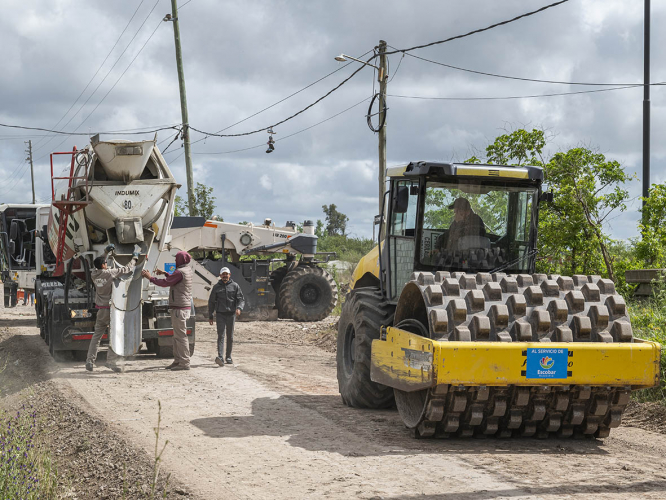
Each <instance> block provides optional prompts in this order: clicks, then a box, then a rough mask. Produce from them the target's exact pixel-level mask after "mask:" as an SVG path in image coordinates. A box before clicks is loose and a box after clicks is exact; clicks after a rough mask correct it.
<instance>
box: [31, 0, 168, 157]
mask: <svg viewBox="0 0 666 500" xmlns="http://www.w3.org/2000/svg"><path fill="white" fill-rule="evenodd" d="M158 2H159V0H158ZM155 5H157V4H155ZM154 8H155V7H153V9H154ZM151 12H152V11H151ZM161 24H162V20H160V22H159V24H158V25H157V26H155V29H154V30H153V32H152V33H151V34H150V36H149V37H148V39H147V40H146V41H145V42H144V44H143V45H142V46H141V48H140V49H139V51H138V52H137V53H136V55H135V56H134V58H133V59H132V60H131V61H130V63H129V64H128V65H127V67H126V68H125V71H123V72H122V73H121V74H120V76H119V77H118V79H117V80H116V81H115V83H114V84H113V85H112V86H111V88H110V89H109V90H108V91H107V93H106V94H104V97H102V99H100V101H99V102H98V103H97V105H96V106H95V107H94V108H93V110H92V111H91V112H90V113H88V116H86V117H85V118H84V119H83V121H81V123H79V125H78V126H77V127H76V128H75V129H74V130H75V131H76V130H78V128H79V127H80V126H81V125H83V124H84V123H85V122H86V120H88V118H90V117H91V116H92V114H93V113H94V112H95V111H97V108H99V107H100V105H101V104H102V102H104V99H106V98H107V97H108V95H109V94H110V93H111V91H112V90H113V89H115V88H116V85H118V82H120V80H121V79H122V77H123V76H125V73H127V71H128V70H129V69H130V67H131V66H132V64H133V63H134V61H136V59H137V58H138V57H139V55H140V54H141V52H142V51H143V49H144V48H145V47H146V45H147V44H148V42H149V41H150V40H151V39H152V38H153V36H154V35H155V33H156V32H157V30H158V28H159V27H160V26H161ZM157 131H158V130H154V131H153V132H157ZM72 135H74V134H72ZM65 141H67V138H65V139H64V140H63V141H62V142H60V144H58V145H57V146H56V148H58V147H60V146H61V145H62V144H63V143H64V142H65ZM45 156H47V155H43V156H41V157H40V158H38V160H40V159H42V158H44V157H45Z"/></svg>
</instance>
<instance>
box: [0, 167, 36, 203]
mask: <svg viewBox="0 0 666 500" xmlns="http://www.w3.org/2000/svg"><path fill="white" fill-rule="evenodd" d="M29 171H30V164H29V163H27V162H26V163H25V168H24V169H23V170H22V172H23V175H21V176H20V177H17V178H16V180H15V181H14V182H13V183H12V184H11V185H8V186H7V185H6V184H7V183H8V182H9V180H7V181H5V182H4V183H5V185H6V187H4V188H3V189H0V196H6V195H7V194H8V193H11V192H12V191H13V190H14V188H15V187H16V185H17V184H18V183H19V182H21V180H23V178H24V177H25V175H26V174H27V173H28V172H29Z"/></svg>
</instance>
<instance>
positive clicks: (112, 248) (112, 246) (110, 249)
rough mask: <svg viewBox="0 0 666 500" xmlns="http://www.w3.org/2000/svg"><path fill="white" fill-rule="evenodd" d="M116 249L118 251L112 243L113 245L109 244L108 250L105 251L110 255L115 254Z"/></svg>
mask: <svg viewBox="0 0 666 500" xmlns="http://www.w3.org/2000/svg"><path fill="white" fill-rule="evenodd" d="M115 249H116V245H114V244H113V243H111V244H109V245H106V248H105V249H104V251H105V252H106V253H109V252H113V251H114V250H115Z"/></svg>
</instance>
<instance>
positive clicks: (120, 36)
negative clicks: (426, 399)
mask: <svg viewBox="0 0 666 500" xmlns="http://www.w3.org/2000/svg"><path fill="white" fill-rule="evenodd" d="M144 2H145V0H141V3H139V6H138V7H137V8H136V10H135V11H134V14H132V17H130V19H129V21H127V24H126V25H125V28H124V29H123V31H122V32H121V33H120V35H119V36H118V39H117V40H116V43H114V44H113V47H111V50H110V51H109V53H108V54H107V55H106V57H105V58H104V60H103V61H102V64H100V65H99V68H97V71H95V74H94V75H93V76H92V78H91V79H90V80H88V83H87V84H86V86H85V88H84V89H83V90H82V91H81V93H80V94H79V95H78V97H77V98H76V99H75V100H74V102H73V103H72V105H71V106H70V107H69V109H68V110H67V111H65V114H64V115H62V116H61V117H60V120H58V123H56V124H55V125H54V126H53V127H51V128H53V129H55V128H57V127H58V125H60V122H62V121H63V120H64V119H65V117H66V116H67V115H68V114H69V112H70V111H71V110H72V108H73V107H74V106H75V105H76V103H77V102H79V99H81V96H82V95H83V94H85V92H86V90H88V87H90V84H91V83H92V82H93V80H95V77H97V75H98V74H99V72H100V71H101V70H102V68H103V67H104V65H105V64H106V61H107V60H108V59H109V57H111V54H113V51H114V50H115V48H116V47H117V46H118V43H119V42H120V39H121V38H122V37H123V35H124V34H125V32H126V31H127V28H129V25H130V24H131V23H132V21H133V20H134V18H135V17H136V13H137V12H139V9H140V8H141V6H142V5H143V3H144ZM43 137H49V136H48V135H45V136H43ZM40 141H41V139H40ZM34 147H35V148H38V147H39V141H38V142H37V144H35V145H34Z"/></svg>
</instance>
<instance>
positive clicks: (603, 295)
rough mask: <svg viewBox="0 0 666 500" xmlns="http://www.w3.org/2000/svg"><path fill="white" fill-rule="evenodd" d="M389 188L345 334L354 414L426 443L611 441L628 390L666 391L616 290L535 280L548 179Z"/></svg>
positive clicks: (396, 180)
mask: <svg viewBox="0 0 666 500" xmlns="http://www.w3.org/2000/svg"><path fill="white" fill-rule="evenodd" d="M387 177H388V179H389V181H390V184H389V190H388V192H387V193H386V197H385V200H384V214H383V216H382V217H377V218H376V219H377V220H378V221H379V222H380V226H381V227H380V231H379V234H380V235H381V236H380V240H381V241H380V243H379V245H377V246H376V247H375V248H374V249H373V250H372V251H371V252H370V253H369V254H368V255H366V256H365V257H364V258H363V259H361V261H360V262H359V264H358V266H357V267H356V270H355V272H354V275H353V278H352V283H351V288H352V290H351V292H350V294H349V295H348V296H347V299H346V301H345V303H344V304H343V308H342V313H341V316H340V322H339V327H338V350H337V370H338V383H339V388H340V394H341V396H342V399H343V401H344V402H345V403H346V404H348V405H349V406H354V407H364V408H384V407H390V406H392V405H393V404H395V405H396V406H397V408H398V411H399V413H400V416H401V418H402V420H403V422H404V423H405V425H406V426H407V427H409V428H410V429H414V432H415V434H416V435H417V436H419V437H430V436H437V437H448V436H471V435H474V434H484V435H498V436H511V435H523V436H532V435H538V436H541V437H546V436H548V435H550V434H557V435H559V436H565V437H566V436H572V435H591V436H596V437H605V436H607V435H608V433H609V432H610V429H611V428H613V427H617V426H618V425H619V424H620V421H621V417H622V412H623V410H624V408H625V407H626V405H627V403H628V402H629V396H630V393H631V390H633V389H640V388H646V387H652V386H654V385H656V384H658V383H659V373H660V371H659V360H660V349H661V348H660V346H659V345H658V344H656V343H654V342H645V341H642V340H640V339H637V338H635V337H634V336H633V333H632V329H631V323H630V321H629V317H628V314H627V310H626V304H625V302H624V300H623V298H622V296H620V295H618V294H617V293H616V291H615V286H614V283H613V282H612V281H611V280H608V279H602V278H601V277H600V276H581V275H577V276H573V277H567V276H558V275H546V274H538V273H536V272H535V263H536V243H537V223H538V217H539V206H540V204H541V203H544V202H548V201H551V200H552V194H550V193H544V192H543V191H542V181H543V171H542V169H541V168H539V167H510V166H496V165H468V164H449V163H428V162H418V163H410V164H409V165H406V166H404V167H396V168H391V169H389V170H388V171H387Z"/></svg>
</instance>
